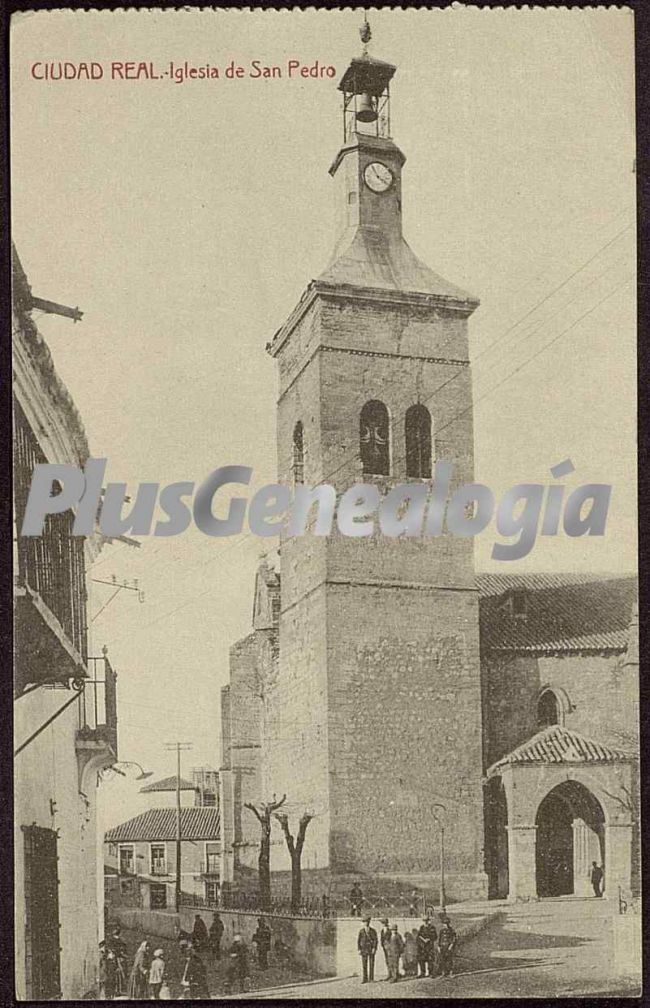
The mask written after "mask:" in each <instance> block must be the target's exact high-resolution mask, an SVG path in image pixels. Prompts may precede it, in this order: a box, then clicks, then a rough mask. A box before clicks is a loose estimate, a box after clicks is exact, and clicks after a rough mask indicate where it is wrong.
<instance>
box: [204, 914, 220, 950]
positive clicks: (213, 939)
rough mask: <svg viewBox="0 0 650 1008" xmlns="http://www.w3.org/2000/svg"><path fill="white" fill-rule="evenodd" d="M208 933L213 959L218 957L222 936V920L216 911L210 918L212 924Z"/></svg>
mask: <svg viewBox="0 0 650 1008" xmlns="http://www.w3.org/2000/svg"><path fill="white" fill-rule="evenodd" d="M208 934H209V942H210V948H211V949H212V954H213V955H214V958H215V959H218V958H219V957H220V955H221V939H222V938H223V921H222V920H221V917H220V916H219V914H218V913H216V914H215V915H214V917H213V918H212V924H211V925H210V931H209V932H208Z"/></svg>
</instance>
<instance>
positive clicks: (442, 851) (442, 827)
mask: <svg viewBox="0 0 650 1008" xmlns="http://www.w3.org/2000/svg"><path fill="white" fill-rule="evenodd" d="M433 807H434V808H438V809H442V811H443V813H444V814H445V815H446V814H447V808H446V806H445V805H442V804H441V803H440V802H434V803H433ZM434 816H435V819H436V821H437V823H438V827H439V829H440V909H441V910H442V911H443V913H444V911H445V910H446V909H447V906H446V896H445V824H444V820H442V821H441V819H440V818H438V816H436V814H435V812H434Z"/></svg>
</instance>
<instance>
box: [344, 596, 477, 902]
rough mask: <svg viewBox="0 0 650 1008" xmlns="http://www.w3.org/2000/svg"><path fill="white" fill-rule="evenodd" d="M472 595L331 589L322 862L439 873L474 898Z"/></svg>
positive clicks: (455, 893)
mask: <svg viewBox="0 0 650 1008" xmlns="http://www.w3.org/2000/svg"><path fill="white" fill-rule="evenodd" d="M476 607H477V599H476V596H475V594H474V593H472V592H452V591H443V590H413V591H405V590H403V589H391V588H386V587H382V588H379V587H365V588H362V587H360V586H354V587H343V586H341V587H339V586H337V587H333V586H332V587H330V588H329V590H328V673H329V695H330V774H331V783H330V793H331V799H330V807H331V830H332V832H331V864H332V868H333V870H334V871H336V872H337V873H339V872H340V873H346V872H347V873H349V872H362V873H364V874H371V875H373V876H376V875H377V874H384V875H387V876H396V875H403V874H405V873H413V874H425V875H426V874H427V873H429V874H430V875H431V876H432V877H436V876H437V872H438V840H439V817H440V814H441V810H439V809H436V808H435V807H434V802H441V803H443V804H444V805H445V806H446V809H447V812H446V815H445V817H444V818H445V827H446V830H445V836H446V852H447V853H446V873H447V875H448V877H449V893H448V895H449V896H450V897H451V898H455V899H459V898H461V897H463V896H472V895H478V894H479V893H480V892H481V891H482V887H483V882H484V880H483V878H482V876H481V875H480V873H481V872H482V844H483V825H482V794H481V709H480V690H479V680H478V637H477V622H476Z"/></svg>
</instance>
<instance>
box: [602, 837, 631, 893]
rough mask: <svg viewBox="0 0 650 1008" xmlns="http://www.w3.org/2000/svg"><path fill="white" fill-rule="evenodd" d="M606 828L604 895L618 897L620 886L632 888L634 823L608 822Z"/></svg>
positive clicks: (625, 890) (627, 888)
mask: <svg viewBox="0 0 650 1008" xmlns="http://www.w3.org/2000/svg"><path fill="white" fill-rule="evenodd" d="M605 828H606V831H607V833H606V859H605V888H604V892H603V896H606V897H607V898H608V899H612V900H615V899H618V888H619V886H620V887H621V889H623V891H624V892H629V891H630V889H631V888H632V824H631V823H616V822H614V823H608V824H607V826H606V827H605Z"/></svg>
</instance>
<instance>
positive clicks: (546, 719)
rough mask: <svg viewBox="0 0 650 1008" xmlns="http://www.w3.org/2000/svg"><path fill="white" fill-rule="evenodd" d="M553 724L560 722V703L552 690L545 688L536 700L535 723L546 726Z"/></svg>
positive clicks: (540, 726) (542, 726) (541, 726)
mask: <svg viewBox="0 0 650 1008" xmlns="http://www.w3.org/2000/svg"><path fill="white" fill-rule="evenodd" d="M554 724H560V705H559V704H558V701H557V697H556V695H555V693H554V692H553V690H550V689H547V690H544V692H543V693H542V695H541V696H540V698H539V700H538V701H537V725H538V727H539V728H548V727H549V726H550V725H554Z"/></svg>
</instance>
